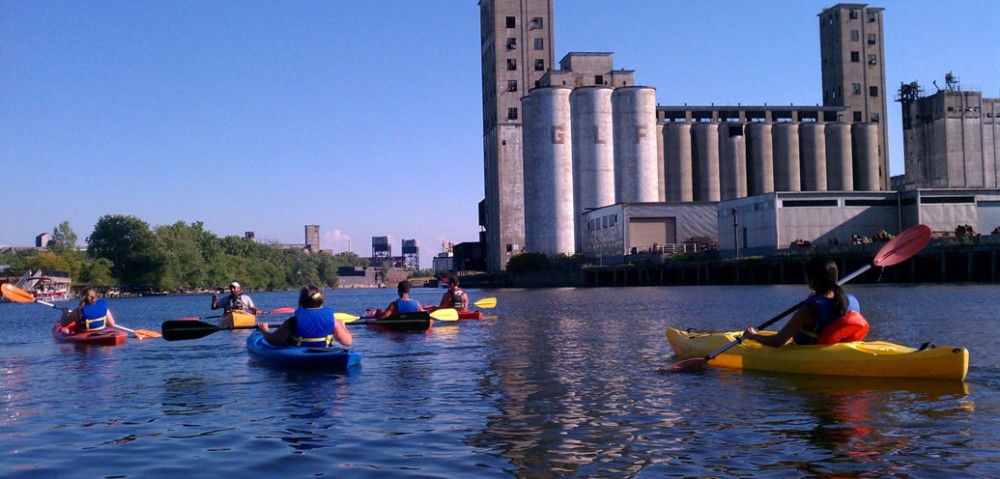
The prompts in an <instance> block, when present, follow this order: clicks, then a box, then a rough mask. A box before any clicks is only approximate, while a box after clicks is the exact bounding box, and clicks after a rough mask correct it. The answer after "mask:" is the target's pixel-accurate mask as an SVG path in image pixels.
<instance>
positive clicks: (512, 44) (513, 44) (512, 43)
mask: <svg viewBox="0 0 1000 479" xmlns="http://www.w3.org/2000/svg"><path fill="white" fill-rule="evenodd" d="M515 48H517V39H516V38H508V39H507V49H508V50H513V49H515Z"/></svg>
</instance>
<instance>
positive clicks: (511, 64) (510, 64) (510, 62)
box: [507, 58, 517, 71]
mask: <svg viewBox="0 0 1000 479" xmlns="http://www.w3.org/2000/svg"><path fill="white" fill-rule="evenodd" d="M507 70H508V71H516V70H517V59H514V58H508V59H507Z"/></svg>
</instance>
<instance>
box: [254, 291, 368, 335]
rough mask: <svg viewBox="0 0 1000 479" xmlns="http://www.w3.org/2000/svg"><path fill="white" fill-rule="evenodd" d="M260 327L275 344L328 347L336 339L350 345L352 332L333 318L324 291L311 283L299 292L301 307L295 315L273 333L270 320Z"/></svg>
mask: <svg viewBox="0 0 1000 479" xmlns="http://www.w3.org/2000/svg"><path fill="white" fill-rule="evenodd" d="M257 329H260V331H261V333H262V334H263V335H264V339H265V340H267V342H268V343H271V344H272V345H274V346H281V345H288V346H303V347H319V348H328V347H330V345H332V344H333V341H337V342H338V343H340V344H343V345H344V346H350V345H351V332H350V331H348V330H347V327H346V326H344V322H343V321H340V320H338V319H336V318H335V317H334V314H333V310H332V309H330V308H326V307H323V292H322V291H320V289H319V288H317V287H316V286H312V285H310V286H305V287H303V288H302V290H301V291H299V308H298V309H296V310H295V315H294V316H292V317H291V318H288V319H286V320H285V322H283V323H281V326H278V328H277V329H275V330H274V331H273V332H272V331H271V328H270V326H268V324H267V323H260V324H258V325H257Z"/></svg>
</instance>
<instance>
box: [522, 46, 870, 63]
mask: <svg viewBox="0 0 1000 479" xmlns="http://www.w3.org/2000/svg"><path fill="white" fill-rule="evenodd" d="M508 48H509V47H508ZM851 61H852V62H854V63H857V62H860V61H861V53H860V52H851Z"/></svg>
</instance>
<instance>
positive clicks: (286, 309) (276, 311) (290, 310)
mask: <svg viewBox="0 0 1000 479" xmlns="http://www.w3.org/2000/svg"><path fill="white" fill-rule="evenodd" d="M294 312H295V308H292V307H284V308H278V309H272V310H270V311H261V312H260V314H289V313H294ZM223 316H225V314H215V315H212V316H205V317H204V318H202V317H200V316H191V317H187V318H182V319H213V318H221V317H223Z"/></svg>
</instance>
